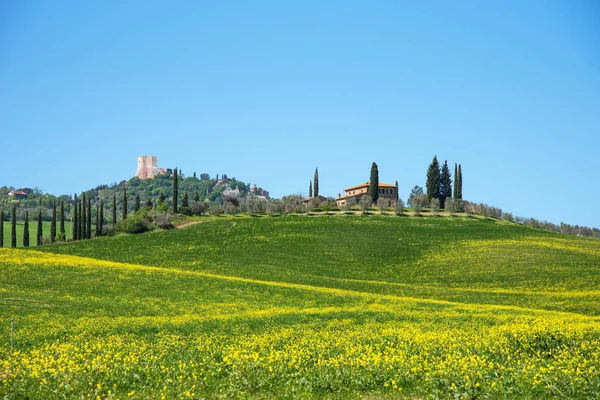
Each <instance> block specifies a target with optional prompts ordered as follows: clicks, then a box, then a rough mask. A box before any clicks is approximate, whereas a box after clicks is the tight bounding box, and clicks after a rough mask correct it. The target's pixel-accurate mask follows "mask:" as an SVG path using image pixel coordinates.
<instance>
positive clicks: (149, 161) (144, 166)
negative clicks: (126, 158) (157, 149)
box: [135, 156, 158, 179]
mask: <svg viewBox="0 0 600 400" xmlns="http://www.w3.org/2000/svg"><path fill="white" fill-rule="evenodd" d="M157 171H158V161H157V159H156V156H139V157H138V167H137V172H136V173H135V176H136V177H137V178H139V179H148V178H154V175H155V174H156V172H157Z"/></svg>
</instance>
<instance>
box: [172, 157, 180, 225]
mask: <svg viewBox="0 0 600 400" xmlns="http://www.w3.org/2000/svg"><path fill="white" fill-rule="evenodd" d="M178 186H179V183H178V182H177V168H175V170H174V171H173V214H177V201H178V199H179V193H178V192H177V191H178Z"/></svg>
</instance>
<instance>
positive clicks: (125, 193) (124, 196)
mask: <svg viewBox="0 0 600 400" xmlns="http://www.w3.org/2000/svg"><path fill="white" fill-rule="evenodd" d="M126 219H127V189H126V188H123V221H125V220H126Z"/></svg>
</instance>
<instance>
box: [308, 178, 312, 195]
mask: <svg viewBox="0 0 600 400" xmlns="http://www.w3.org/2000/svg"><path fill="white" fill-rule="evenodd" d="M308 197H313V192H312V180H311V181H310V183H309V184H308Z"/></svg>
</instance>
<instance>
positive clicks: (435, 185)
mask: <svg viewBox="0 0 600 400" xmlns="http://www.w3.org/2000/svg"><path fill="white" fill-rule="evenodd" d="M425 186H426V190H427V198H428V199H429V201H431V199H439V198H440V164H439V163H438V160H437V156H434V157H433V161H432V162H431V164H429V168H428V169H427V182H425Z"/></svg>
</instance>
